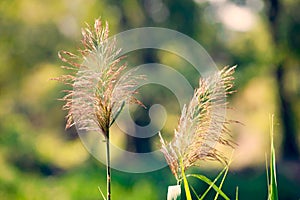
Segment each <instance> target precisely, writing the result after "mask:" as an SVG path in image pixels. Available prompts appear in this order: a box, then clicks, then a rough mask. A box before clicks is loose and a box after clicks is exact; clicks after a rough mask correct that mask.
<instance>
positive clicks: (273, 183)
mask: <svg viewBox="0 0 300 200" xmlns="http://www.w3.org/2000/svg"><path fill="white" fill-rule="evenodd" d="M270 124H271V127H270V137H271V155H270V181H269V199H270V200H278V191H277V180H276V158H275V148H274V115H272V116H271V118H270Z"/></svg>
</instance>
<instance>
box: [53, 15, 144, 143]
mask: <svg viewBox="0 0 300 200" xmlns="http://www.w3.org/2000/svg"><path fill="white" fill-rule="evenodd" d="M108 35H109V27H108V23H107V22H106V23H105V25H104V26H103V23H102V21H101V20H100V19H97V20H95V23H94V27H93V29H92V28H91V27H90V26H89V25H88V24H87V27H86V28H84V29H82V40H81V42H82V44H83V49H80V50H79V52H80V53H79V55H76V54H73V53H70V52H67V51H60V52H59V58H60V59H61V60H62V61H63V62H65V63H67V64H68V66H62V67H63V68H66V69H68V70H70V71H71V74H70V75H63V76H61V77H58V78H56V79H55V80H59V81H61V82H63V83H65V84H66V85H71V86H73V90H65V91H64V92H66V93H67V94H66V95H65V97H63V98H62V100H63V101H65V105H64V106H63V109H64V110H68V114H67V116H66V118H67V124H66V128H69V127H71V126H72V125H74V124H76V127H77V128H78V129H80V130H86V131H90V130H92V131H98V132H101V133H103V134H104V136H106V137H108V135H107V134H108V132H109V131H108V129H109V127H110V126H111V125H112V123H113V122H114V120H115V119H116V117H117V116H118V114H119V113H120V111H121V109H122V108H123V106H124V104H125V102H129V103H138V104H141V103H140V102H139V101H138V100H136V99H135V98H134V97H133V94H134V93H135V91H134V88H135V86H136V83H137V80H138V79H140V78H141V77H139V76H134V75H133V74H132V73H128V74H127V75H122V72H123V71H124V69H125V68H126V64H123V65H121V64H120V61H121V60H122V59H123V58H122V57H120V56H119V53H120V49H118V48H117V47H116V40H115V39H111V38H108Z"/></svg>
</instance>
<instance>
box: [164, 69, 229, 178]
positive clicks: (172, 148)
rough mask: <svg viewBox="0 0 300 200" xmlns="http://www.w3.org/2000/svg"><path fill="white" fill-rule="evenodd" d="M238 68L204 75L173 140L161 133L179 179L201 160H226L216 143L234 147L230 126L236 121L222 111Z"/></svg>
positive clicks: (169, 160) (169, 162)
mask: <svg viewBox="0 0 300 200" xmlns="http://www.w3.org/2000/svg"><path fill="white" fill-rule="evenodd" d="M234 70H235V67H225V68H223V69H222V70H221V71H219V72H217V73H215V74H213V75H212V76H209V77H207V78H201V79H200V80H199V88H197V89H196V90H195V92H194V95H193V97H192V99H191V101H190V102H189V104H188V105H187V106H186V105H185V106H184V107H183V109H182V113H181V117H180V120H179V123H178V126H177V129H176V130H175V137H174V138H173V140H172V141H171V142H170V143H166V142H165V141H164V139H163V138H162V137H161V136H160V137H161V144H162V152H163V153H164V156H165V158H166V160H167V162H168V164H169V166H170V169H171V171H172V173H173V174H174V176H175V178H176V179H177V181H178V182H180V180H181V178H183V177H182V176H181V174H182V171H185V170H187V169H188V168H189V167H191V166H197V165H199V162H198V161H200V160H216V161H220V162H223V163H226V158H225V157H224V156H223V155H222V153H221V152H220V151H219V150H218V149H217V148H216V147H215V144H222V145H225V146H230V147H234V142H233V141H232V140H231V137H230V136H229V135H230V134H229V129H228V125H229V124H230V123H231V122H233V121H230V120H227V119H224V116H223V115H222V111H224V108H225V110H226V102H225V98H226V96H227V95H228V94H231V93H232V92H233V90H232V88H233V80H234V78H233V76H232V74H233V73H234ZM220 110H221V113H220Z"/></svg>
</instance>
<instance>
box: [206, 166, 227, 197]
mask: <svg viewBox="0 0 300 200" xmlns="http://www.w3.org/2000/svg"><path fill="white" fill-rule="evenodd" d="M226 168H227V167H224V169H223V170H222V171H221V172H220V173H219V174H218V176H217V177H216V178H215V180H214V181H213V182H212V183H213V184H210V185H209V187H208V188H207V190H206V191H205V192H204V193H203V195H201V198H200V200H203V199H204V197H205V196H206V195H207V194H208V192H209V191H210V189H211V188H212V187H213V185H214V184H215V183H216V182H217V181H218V179H219V178H220V177H221V175H222V174H223V173H224V172H225V170H226Z"/></svg>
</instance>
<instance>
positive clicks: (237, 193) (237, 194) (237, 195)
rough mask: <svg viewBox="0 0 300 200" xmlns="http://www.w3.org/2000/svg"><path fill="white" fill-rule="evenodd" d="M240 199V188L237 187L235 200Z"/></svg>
mask: <svg viewBox="0 0 300 200" xmlns="http://www.w3.org/2000/svg"><path fill="white" fill-rule="evenodd" d="M238 199H239V187H236V191H235V200H238Z"/></svg>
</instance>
